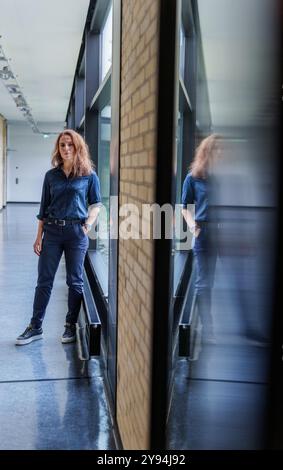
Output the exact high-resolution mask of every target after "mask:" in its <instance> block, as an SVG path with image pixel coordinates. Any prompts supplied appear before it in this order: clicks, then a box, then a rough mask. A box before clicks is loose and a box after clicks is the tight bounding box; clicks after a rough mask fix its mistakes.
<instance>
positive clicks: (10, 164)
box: [7, 122, 63, 202]
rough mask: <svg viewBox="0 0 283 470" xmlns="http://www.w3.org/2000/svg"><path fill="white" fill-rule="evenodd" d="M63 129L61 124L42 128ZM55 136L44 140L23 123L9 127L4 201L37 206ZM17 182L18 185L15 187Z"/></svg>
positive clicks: (48, 166) (48, 167) (48, 129)
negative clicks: (35, 204)
mask: <svg viewBox="0 0 283 470" xmlns="http://www.w3.org/2000/svg"><path fill="white" fill-rule="evenodd" d="M58 129H63V123H59V124H57V123H54V124H53V123H52V124H47V125H46V124H44V130H46V131H49V132H51V131H53V130H54V131H56V132H57V130H58ZM55 138H56V135H51V136H50V137H48V138H44V137H43V136H42V135H41V134H35V133H34V132H33V131H32V129H31V128H30V127H29V126H28V125H27V124H26V123H25V122H23V123H22V122H13V123H11V124H9V125H8V152H7V201H8V202H39V201H40V198H41V188H42V183H43V178H44V174H45V172H46V171H47V170H49V169H50V168H51V164H50V161H51V153H52V150H53V146H54V142H55ZM16 178H18V184H17V183H16Z"/></svg>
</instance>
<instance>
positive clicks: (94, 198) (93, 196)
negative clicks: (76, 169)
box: [87, 172, 102, 207]
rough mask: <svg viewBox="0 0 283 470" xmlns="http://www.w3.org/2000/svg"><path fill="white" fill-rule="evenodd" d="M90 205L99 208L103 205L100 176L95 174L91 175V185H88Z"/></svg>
mask: <svg viewBox="0 0 283 470" xmlns="http://www.w3.org/2000/svg"><path fill="white" fill-rule="evenodd" d="M87 200H88V204H89V205H90V206H93V205H94V206H98V207H100V206H101V205H102V204H101V194H100V183H99V179H98V176H97V174H96V173H95V172H93V173H92V174H91V175H90V178H89V185H88V194H87Z"/></svg>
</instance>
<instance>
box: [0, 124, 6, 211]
mask: <svg viewBox="0 0 283 470" xmlns="http://www.w3.org/2000/svg"><path fill="white" fill-rule="evenodd" d="M5 175H6V121H5V119H4V118H3V117H2V116H1V115H0V209H2V207H3V206H4V205H5V199H6V198H5V196H6V195H5V192H6V191H5V179H6V177H5Z"/></svg>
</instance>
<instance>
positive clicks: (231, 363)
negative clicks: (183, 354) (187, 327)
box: [167, 258, 270, 450]
mask: <svg viewBox="0 0 283 470" xmlns="http://www.w3.org/2000/svg"><path fill="white" fill-rule="evenodd" d="M253 261H254V260H253V259H251V260H250V263H249V265H248V266H246V270H245V271H244V269H243V268H244V267H245V266H244V262H246V259H239V258H237V259H235V258H234V259H229V260H227V259H226V260H224V262H225V264H224V262H223V260H222V263H220V262H218V265H217V267H216V279H215V287H214V290H213V297H212V319H213V326H214V333H215V341H214V342H212V343H209V342H206V340H205V338H204V339H201V336H202V334H201V326H200V325H199V324H198V325H197V330H198V332H197V335H196V337H197V339H198V340H197V341H196V342H195V345H194V348H193V354H192V356H191V357H190V358H178V359H177V361H176V368H175V377H174V387H173V394H172V401H171V409H170V414H169V420H168V429H167V438H168V448H169V449H179V450H180V449H189V450H258V449H262V448H263V446H264V445H265V443H264V431H265V421H264V419H265V413H266V410H267V406H268V402H267V392H268V386H267V382H268V373H269V369H268V367H269V354H270V351H269V342H268V336H267V335H268V328H267V319H266V317H267V316H268V314H269V310H268V309H267V308H266V307H265V305H264V301H263V300H262V299H264V297H265V295H267V294H268V292H267V287H264V286H263V287H262V289H260V288H257V284H256V276H259V275H260V274H261V270H260V269H255V268H254V266H252V262H253ZM233 263H234V264H233ZM236 263H237V265H236ZM227 266H228V267H229V270H230V276H229V277H228V274H229V273H228V269H227ZM224 268H225V269H224ZM232 269H233V271H232ZM238 272H240V274H241V276H239V280H240V282H241V283H240V282H239V281H238V279H237V278H236V274H237V273H238ZM244 274H245V275H246V277H245V278H244ZM237 281H238V282H237ZM260 281H261V280H260ZM258 285H260V283H258ZM269 298H270V297H269Z"/></svg>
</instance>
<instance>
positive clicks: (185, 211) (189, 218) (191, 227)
mask: <svg viewBox="0 0 283 470" xmlns="http://www.w3.org/2000/svg"><path fill="white" fill-rule="evenodd" d="M182 215H183V217H184V219H185V221H186V222H187V224H188V227H189V230H190V232H191V233H193V234H194V236H195V237H196V238H197V237H198V236H199V233H200V227H199V226H198V224H197V223H196V221H195V219H194V217H193V216H192V214H191V213H190V211H189V210H188V209H184V208H183V209H182Z"/></svg>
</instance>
